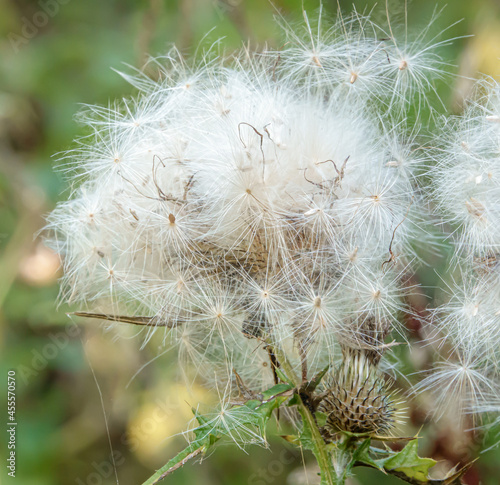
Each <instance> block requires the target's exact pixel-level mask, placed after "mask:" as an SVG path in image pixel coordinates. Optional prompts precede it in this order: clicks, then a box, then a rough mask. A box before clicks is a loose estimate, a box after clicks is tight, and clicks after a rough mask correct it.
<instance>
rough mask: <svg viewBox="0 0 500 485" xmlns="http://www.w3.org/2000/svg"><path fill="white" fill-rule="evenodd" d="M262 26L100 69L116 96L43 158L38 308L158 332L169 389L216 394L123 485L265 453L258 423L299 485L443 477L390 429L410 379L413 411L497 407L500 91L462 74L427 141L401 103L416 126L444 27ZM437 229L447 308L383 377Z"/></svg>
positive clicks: (401, 338)
mask: <svg viewBox="0 0 500 485" xmlns="http://www.w3.org/2000/svg"><path fill="white" fill-rule="evenodd" d="M280 23H281V25H282V27H283V30H284V35H285V36H286V40H285V42H284V44H283V46H282V47H281V48H280V49H277V50H273V49H264V50H261V51H258V52H251V51H250V50H249V49H248V48H245V49H243V50H242V51H241V52H239V53H236V54H232V55H230V56H228V55H223V54H221V53H220V52H219V51H220V50H221V48H220V45H219V44H217V45H215V46H212V47H211V48H210V49H208V50H207V51H206V52H205V53H204V55H203V57H202V59H201V60H197V61H189V60H186V59H185V58H184V57H183V56H182V55H181V54H180V53H179V52H178V51H176V50H175V49H173V50H172V51H171V52H170V53H169V54H168V55H167V56H165V57H163V58H158V59H153V60H152V61H151V62H150V65H149V67H152V66H154V67H155V68H156V69H157V75H156V76H155V77H153V78H151V77H148V76H147V75H145V74H144V73H142V72H137V73H136V74H134V75H131V74H122V75H123V76H124V77H125V79H127V80H128V81H130V83H131V84H132V85H133V86H135V88H136V89H137V95H136V96H135V97H134V98H132V99H130V100H124V101H122V102H120V103H117V104H116V105H113V106H109V107H107V108H106V107H96V106H90V107H87V108H86V110H84V112H83V113H82V114H81V120H82V121H83V122H84V123H85V124H86V126H87V128H88V132H87V135H86V136H84V137H83V138H81V139H80V140H78V144H77V147H76V148H74V149H73V150H70V151H69V152H67V154H66V155H65V157H64V159H63V165H62V167H63V170H64V171H65V172H66V173H67V174H68V175H69V177H70V180H71V182H72V193H71V197H70V198H69V200H67V201H64V202H61V203H60V204H59V205H58V206H57V208H56V209H55V210H54V211H53V212H52V214H51V215H50V216H49V230H50V231H51V237H50V243H51V244H52V245H53V247H55V248H56V250H57V251H58V252H59V253H60V254H61V255H62V260H63V266H64V276H63V278H62V290H61V298H62V299H63V300H65V301H68V302H70V303H73V304H75V305H79V307H80V311H78V312H76V315H79V316H88V317H93V318H100V319H104V320H107V321H109V322H118V323H127V324H132V325H134V326H136V328H137V329H138V333H139V334H141V335H142V337H143V338H144V341H145V342H147V341H148V340H149V339H151V338H152V336H153V335H154V334H158V333H160V332H161V335H162V341H163V343H164V345H165V346H172V347H175V348H176V349H177V353H178V357H179V368H180V370H181V373H182V375H183V377H184V378H185V379H186V383H187V384H189V383H192V382H193V381H194V380H197V381H202V382H204V383H206V384H207V385H208V386H211V387H214V388H217V389H219V390H222V391H219V395H220V396H221V399H220V401H221V402H220V408H219V409H217V410H215V411H214V413H213V414H211V415H202V414H200V413H199V412H198V411H196V410H194V414H195V423H196V424H195V425H194V426H193V428H192V429H191V435H190V436H191V441H190V444H189V446H188V447H187V448H186V450H185V451H184V452H181V453H180V454H179V455H178V456H177V457H175V458H173V459H172V460H171V461H169V462H168V463H167V464H166V465H165V467H163V468H162V469H160V470H158V471H157V472H156V473H155V474H154V475H153V476H152V477H151V478H150V479H149V480H148V481H146V482H145V483H146V484H151V483H157V481H159V480H161V479H162V478H164V477H165V476H166V475H167V474H169V473H171V472H172V471H174V470H175V469H177V468H179V467H180V466H182V465H184V464H185V463H186V462H187V461H188V460H189V459H191V458H195V457H196V456H198V455H200V454H203V453H205V452H206V451H207V450H208V449H210V448H211V447H212V446H214V445H215V443H216V442H217V441H218V440H219V439H221V438H223V437H226V438H230V439H232V440H233V441H235V443H236V444H237V445H238V446H240V447H243V446H246V445H247V444H250V443H253V444H261V445H267V440H266V433H265V428H266V424H267V423H268V421H269V420H270V419H271V418H273V417H274V419H279V420H280V421H282V422H285V423H288V424H289V426H290V427H291V429H293V430H294V431H293V434H290V435H288V436H286V439H287V440H288V441H289V442H290V443H292V444H294V445H296V446H299V447H302V448H303V449H309V450H311V451H312V452H313V453H314V455H315V457H316V459H317V462H318V465H319V468H320V480H321V483H322V484H342V483H344V482H345V479H346V477H347V476H349V475H350V474H351V473H352V472H353V471H352V470H353V467H354V466H358V465H365V466H370V467H373V468H376V469H379V470H381V471H382V472H384V473H391V474H393V475H395V476H397V477H399V478H401V479H403V480H405V481H407V482H409V483H414V484H417V483H461V482H460V480H461V477H462V475H463V474H464V473H465V471H466V470H467V466H466V467H464V468H462V469H460V470H458V471H452V472H450V473H449V474H448V476H447V477H445V478H443V479H432V478H429V476H428V471H429V468H430V467H431V466H432V465H433V464H434V463H435V462H434V461H433V460H431V459H428V458H419V457H418V455H417V448H418V446H417V438H416V437H415V438H412V437H408V436H405V435H402V434H401V432H402V431H401V430H402V429H403V428H402V427H401V424H402V423H404V421H405V417H406V408H407V407H408V405H409V404H408V402H409V401H410V399H411V398H412V396H415V394H421V393H424V392H427V391H437V392H436V394H435V402H436V403H437V405H438V406H437V412H436V413H435V418H436V419H437V418H439V417H440V415H441V414H443V413H444V411H445V410H446V411H448V410H449V409H451V410H453V411H456V413H457V416H458V417H459V418H460V420H463V421H464V422H466V426H467V425H468V424H470V419H468V418H469V417H470V416H473V415H474V416H476V415H481V414H488V415H493V416H494V413H498V411H499V410H500V397H499V391H498V384H499V382H498V381H499V371H500V368H499V362H500V353H499V347H498V343H497V339H498V336H499V332H500V321H499V319H500V308H499V303H498V302H499V299H500V264H499V263H498V257H499V254H500V205H499V201H500V183H499V175H500V173H499V167H500V165H499V163H500V162H499V159H498V153H500V98H499V93H500V90H499V88H498V87H497V86H490V87H487V88H485V86H486V85H485V84H484V83H483V84H481V86H483V88H484V89H483V91H485V92H484V93H483V95H484V99H480V100H479V101H477V102H473V103H471V104H470V106H469V107H468V108H467V109H466V111H465V113H464V114H463V116H460V117H457V118H451V119H449V118H443V120H442V121H438V124H439V126H440V128H439V129H438V130H435V133H437V135H436V134H435V133H434V134H431V133H429V130H428V129H427V126H429V119H428V118H425V117H424V116H423V115H421V111H422V112H423V111H424V109H423V108H424V107H426V108H429V107H430V108H431V112H432V113H433V116H432V120H436V119H438V118H439V116H437V115H436V111H437V110H439V109H440V106H439V100H438V99H437V101H436V106H434V104H433V102H432V101H431V100H432V99H435V98H436V93H435V87H434V82H435V81H436V79H439V78H442V77H443V76H444V75H445V71H446V63H445V62H444V61H443V60H442V58H441V57H440V53H439V48H440V46H441V45H443V44H446V43H448V42H449V40H440V38H434V39H432V40H431V41H428V40H426V39H427V37H429V35H428V33H427V29H425V30H424V31H423V32H421V33H420V35H419V36H417V37H415V38H414V39H412V40H410V38H409V37H408V36H407V35H403V36H402V38H401V39H399V38H398V37H397V36H395V35H394V33H393V29H392V27H391V25H390V24H388V26H387V28H382V27H380V26H377V25H375V24H374V22H373V21H372V20H371V19H370V17H369V16H363V15H360V14H359V13H355V14H354V15H353V16H351V17H339V18H338V20H337V21H335V22H333V26H331V27H329V28H325V27H324V26H323V25H322V19H321V13H320V14H319V16H318V17H317V19H316V20H315V21H314V22H312V21H309V19H308V17H307V15H305V14H304V22H303V24H302V25H300V26H298V27H297V28H291V27H290V26H288V25H286V23H285V22H284V21H280ZM150 70H151V69H150ZM478 91H481V89H479V88H478ZM421 108H422V110H421ZM427 111H429V110H428V109H427ZM429 140H430V141H429ZM429 147H430V148H429ZM434 226H435V227H439V228H441V229H442V235H441V236H437V235H436V234H437V230H436V229H435V227H434ZM443 240H453V241H454V242H455V244H454V245H453V252H454V255H453V257H452V258H451V260H450V269H449V275H442V277H443V281H445V282H446V284H447V285H448V289H449V293H450V299H449V301H448V302H447V303H445V304H443V305H442V306H440V307H438V308H436V309H434V310H432V311H431V317H430V318H429V321H428V322H427V323H428V326H429V329H430V330H429V331H428V332H427V334H426V335H427V336H428V342H427V343H428V344H429V345H431V344H432V348H434V349H435V350H436V355H437V356H438V357H436V363H435V368H434V370H432V371H431V373H430V374H425V375H424V376H423V378H421V379H420V380H419V383H417V384H416V386H415V387H414V388H413V389H412V390H413V391H414V392H412V390H410V391H408V389H406V390H403V389H401V385H400V381H401V371H400V370H399V369H398V365H397V359H395V358H394V356H393V355H392V354H393V349H394V348H395V347H396V346H406V345H407V343H408V342H407V339H406V337H407V330H406V326H405V321H406V319H407V318H408V317H409V316H410V317H412V318H418V315H416V313H415V311H414V310H413V309H412V306H411V304H410V301H411V294H412V292H414V291H416V283H415V278H414V277H413V274H414V271H415V268H416V267H417V265H422V264H425V257H424V256H423V255H422V254H423V252H422V251H420V250H418V249H419V248H421V247H422V246H424V245H425V246H426V247H427V248H431V250H432V251H439V246H440V244H441V242H442V241H443ZM448 276H449V277H448ZM451 276H453V278H454V279H453V282H452V279H451ZM403 377H405V376H403ZM406 377H407V378H408V376H406ZM413 377H414V376H410V378H409V379H407V380H408V381H412V382H413V381H414V380H415V379H413ZM408 385H409V382H406V386H408ZM278 409H280V410H281V411H282V412H281V413H279V412H278V411H277V410H278ZM285 411H286V412H285ZM494 419H495V418H494V417H493V420H494ZM488 422H489V423H490V424H491V422H492V420H491V419H490V421H488ZM481 424H482V422H481V421H479V420H475V421H474V426H481ZM376 440H378V441H384V442H396V443H399V445H400V449H401V443H402V445H406V446H405V447H404V448H403V450H402V451H399V452H398V451H393V450H392V449H391V448H390V447H389V446H387V447H386V448H385V449H382V448H380V447H378V448H377V447H373V446H372V441H376Z"/></svg>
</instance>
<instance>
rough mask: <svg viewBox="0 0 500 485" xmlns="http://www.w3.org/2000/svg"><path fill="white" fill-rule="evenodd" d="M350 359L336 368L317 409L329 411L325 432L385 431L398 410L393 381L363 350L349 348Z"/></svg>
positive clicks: (374, 432)
mask: <svg viewBox="0 0 500 485" xmlns="http://www.w3.org/2000/svg"><path fill="white" fill-rule="evenodd" d="M348 354H349V355H348V357H350V358H349V359H346V360H345V362H344V363H343V364H342V365H341V366H340V367H339V368H338V369H337V371H336V372H335V377H334V378H333V379H332V381H331V383H330V387H329V389H328V391H327V392H326V395H325V397H324V398H323V400H322V401H321V403H320V404H319V407H318V410H319V411H321V412H323V413H325V414H326V415H327V419H326V424H325V432H326V433H325V434H327V435H328V434H331V433H335V432H338V431H348V432H350V433H370V434H374V435H375V434H376V435H380V434H386V433H387V432H388V431H390V429H391V428H392V427H393V426H394V422H395V415H396V413H397V410H396V407H395V405H394V399H393V396H391V392H390V387H391V382H390V381H389V382H388V381H387V380H386V379H385V376H384V375H383V374H381V373H380V371H378V370H377V368H376V367H375V366H374V365H373V364H372V363H371V361H370V360H369V359H368V358H367V357H366V354H365V353H364V352H363V351H361V352H352V351H351V352H348Z"/></svg>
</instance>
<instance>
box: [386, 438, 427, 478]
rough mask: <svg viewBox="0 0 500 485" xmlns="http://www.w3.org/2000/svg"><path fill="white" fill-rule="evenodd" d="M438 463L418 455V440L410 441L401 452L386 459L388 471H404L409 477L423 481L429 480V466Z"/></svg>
mask: <svg viewBox="0 0 500 485" xmlns="http://www.w3.org/2000/svg"><path fill="white" fill-rule="evenodd" d="M435 464H436V461H434V460H433V459H432V458H420V457H419V456H418V440H417V439H414V440H412V441H410V442H409V443H408V444H407V445H406V446H405V447H404V448H403V449H402V450H401V451H400V452H399V453H396V454H395V455H393V456H390V457H389V458H386V459H385V460H384V468H385V469H386V470H387V471H389V472H390V471H395V472H401V473H404V474H405V475H406V476H407V477H408V478H410V479H415V480H418V481H419V482H421V483H428V482H429V476H428V475H429V468H431V467H433V466H434V465H435Z"/></svg>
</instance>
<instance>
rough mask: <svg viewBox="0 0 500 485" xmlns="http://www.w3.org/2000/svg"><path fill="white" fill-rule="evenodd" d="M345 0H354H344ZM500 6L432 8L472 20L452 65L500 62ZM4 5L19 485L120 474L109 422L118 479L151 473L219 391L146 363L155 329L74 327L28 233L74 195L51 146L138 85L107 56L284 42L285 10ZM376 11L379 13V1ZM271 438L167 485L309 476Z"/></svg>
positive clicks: (471, 70)
mask: <svg viewBox="0 0 500 485" xmlns="http://www.w3.org/2000/svg"><path fill="white" fill-rule="evenodd" d="M323 3H324V10H325V12H326V14H327V15H334V13H335V11H336V2H335V1H331V0H328V1H327V0H325V1H324V2H323ZM48 4H50V5H52V6H53V8H55V9H56V10H57V11H56V10H52V13H53V15H48V17H47V22H46V24H45V25H43V26H40V27H35V29H34V30H35V32H33V29H32V32H31V33H30V35H31V34H33V35H32V37H31V38H29V39H28V38H26V37H24V38H22V37H19V36H22V35H23V28H26V25H27V23H28V22H33V21H34V19H35V18H39V16H40V12H41V11H42V5H48ZM274 4H275V5H276V8H278V9H280V10H281V11H282V12H283V15H284V17H285V18H286V19H287V20H289V21H291V22H292V23H293V22H296V21H300V19H301V15H302V13H301V5H302V4H303V5H304V6H305V8H306V9H307V10H308V11H309V12H313V11H314V10H316V9H317V7H318V2H317V1H313V0H304V2H301V1H300V0H276V1H275V2H274ZM374 4H375V2H372V1H369V2H362V1H360V2H357V3H356V7H357V9H358V10H359V11H364V10H367V11H368V10H370V9H371V8H372V7H373V5H374ZM442 4H443V2H436V1H429V0H425V1H424V0H419V1H418V2H414V3H413V4H411V5H410V6H409V15H408V19H409V30H410V31H412V30H417V31H418V29H419V28H420V27H421V26H423V25H424V26H425V25H426V22H427V20H428V19H429V18H430V16H431V15H432V12H433V11H434V9H435V8H436V5H437V6H438V9H439V6H440V5H442ZM54 5H56V7H54ZM341 5H342V7H343V8H344V9H345V11H350V10H351V9H352V7H351V5H350V2H344V1H343V2H341ZM498 9H499V7H498V6H497V4H495V3H494V2H493V1H492V0H491V1H488V0H478V1H476V2H469V1H468V0H454V2H452V3H451V4H450V5H449V6H448V7H447V8H446V9H445V10H444V12H443V13H442V14H441V16H440V17H439V18H438V19H437V21H436V24H435V27H434V29H433V30H434V31H435V32H436V33H437V32H439V31H441V30H444V29H445V28H447V27H448V26H449V25H451V24H454V23H455V22H456V21H458V20H460V19H461V18H463V19H464V20H463V21H462V22H461V23H458V24H456V25H454V26H453V27H451V28H450V29H449V30H448V31H447V32H446V33H445V34H444V35H445V36H447V37H459V36H463V35H466V34H478V35H477V37H475V38H474V39H458V40H456V41H455V42H453V44H452V45H450V46H447V47H444V48H443V51H442V52H443V57H444V58H445V59H446V60H449V61H450V63H451V64H456V66H457V67H456V68H454V67H451V70H455V71H459V72H460V73H462V74H463V75H465V76H474V75H475V72H476V70H478V69H479V70H482V71H484V72H486V73H487V74H491V75H498V74H499V73H500V69H499V67H500V66H499V63H498V56H499V53H498V45H499V43H498V32H499V31H500V21H499V12H498ZM0 12H1V15H0V251H1V254H0V305H1V312H0V347H1V357H2V359H1V364H0V370H1V373H0V379H4V378H5V376H6V371H7V369H10V368H15V369H17V372H18V377H17V379H18V389H17V420H18V422H19V428H18V444H17V446H18V447H17V453H18V477H17V483H22V484H23V485H31V484H33V485H35V484H36V485H59V484H61V485H66V484H75V483H79V484H81V483H85V484H87V483H88V484H98V483H115V478H114V471H113V467H112V465H111V461H112V460H110V446H109V442H108V432H107V428H106V420H107V423H108V429H109V439H110V441H111V443H112V448H113V449H114V451H115V454H116V456H115V464H116V470H117V473H118V477H119V481H120V484H121V485H129V484H137V483H141V482H142V480H144V479H145V478H146V477H147V476H148V474H150V472H151V471H152V470H153V469H155V468H156V467H158V466H160V465H162V464H163V463H164V462H165V461H166V460H167V459H168V458H169V457H170V456H171V455H173V454H174V453H175V452H176V451H177V450H178V449H179V448H180V446H182V438H179V437H174V438H171V439H167V437H168V436H171V435H172V434H176V433H179V432H180V431H182V430H183V429H184V428H185V426H186V423H187V421H188V420H189V415H190V414H189V413H190V405H196V404H197V402H198V401H200V400H201V401H209V400H210V399H211V398H210V396H209V393H208V392H207V391H206V390H204V389H202V388H200V387H198V386H195V387H194V388H193V389H191V393H188V392H187V391H185V390H184V388H183V387H180V386H179V384H178V383H177V382H176V381H175V376H176V374H177V372H176V371H177V369H176V367H177V366H176V361H175V358H173V356H172V355H171V354H172V352H169V353H166V354H165V355H160V356H159V357H158V358H157V359H156V360H154V361H153V362H151V364H150V365H148V366H146V367H144V368H143V369H142V367H143V366H144V365H145V364H146V363H148V362H150V361H151V360H152V359H154V358H155V357H157V356H158V355H159V354H161V352H162V351H163V350H162V348H161V347H160V345H159V344H160V343H161V339H159V340H158V341H157V342H156V343H153V344H150V345H149V346H148V347H146V348H145V349H144V350H140V348H139V347H140V339H134V338H132V332H131V331H130V330H128V329H125V330H124V331H123V332H124V336H125V337H126V338H121V339H116V338H114V336H115V333H114V332H103V331H102V329H101V327H100V326H98V325H96V324H93V323H91V322H85V323H84V322H80V321H79V322H77V323H78V327H77V326H75V325H74V324H72V321H71V320H70V319H69V318H68V317H67V316H66V314H65V312H66V311H67V310H68V309H67V308H66V307H64V306H62V307H59V308H58V307H57V306H56V304H55V301H56V298H57V294H58V289H57V284H56V279H57V276H58V273H57V266H58V260H57V258H55V256H54V255H53V254H51V253H50V252H49V251H47V250H46V249H44V248H43V247H42V246H41V245H40V241H39V238H37V237H36V238H34V234H36V232H37V231H38V230H39V229H40V228H41V227H42V226H43V224H44V223H43V215H44V214H45V213H47V212H48V211H49V210H50V209H51V208H52V207H53V205H54V203H55V202H56V201H57V200H58V199H61V198H64V197H67V195H68V187H67V185H66V183H65V182H64V180H63V178H62V177H61V175H60V174H59V173H57V172H55V171H54V170H53V167H54V164H55V160H56V159H54V158H52V155H53V154H54V153H56V152H58V151H62V150H65V149H67V148H69V147H71V146H72V145H71V144H72V140H73V138H74V137H75V136H77V135H78V134H79V132H80V128H79V127H78V125H77V124H75V123H74V122H73V117H74V115H75V113H77V112H78V110H79V109H80V105H79V103H91V104H93V103H103V104H106V103H108V101H109V100H114V99H116V98H120V97H121V96H127V95H129V94H131V93H132V91H133V90H132V88H131V87H130V86H129V85H127V84H126V83H125V81H124V80H123V79H122V78H121V77H120V76H119V75H117V74H116V73H115V72H114V71H112V70H111V68H115V69H126V67H125V66H124V65H123V63H127V64H130V65H131V66H136V67H140V66H141V65H142V64H143V62H144V60H145V59H146V54H147V53H150V54H153V55H158V54H162V53H165V52H166V51H167V49H168V47H169V46H170V45H171V43H172V42H176V43H177V44H178V45H179V46H180V48H181V49H182V50H183V51H185V52H187V53H189V52H194V50H195V48H196V47H197V46H198V45H199V44H200V42H201V41H202V40H203V39H205V40H204V42H205V43H207V44H209V43H210V42H211V41H215V40H216V39H218V38H221V37H223V38H224V39H223V41H222V44H223V45H224V47H225V49H226V50H227V51H231V50H232V49H235V48H237V47H239V46H240V45H241V43H242V41H243V40H246V39H247V38H250V41H251V44H252V45H253V46H257V45H263V44H264V43H265V42H267V43H269V44H271V45H274V46H276V47H279V46H280V45H281V44H282V42H283V40H282V39H279V38H278V37H277V28H276V24H275V23H274V21H273V15H274V13H275V10H274V8H273V6H272V5H271V4H270V3H269V2H268V1H267V0H252V1H250V0H247V1H243V0H178V1H171V0H164V1H161V0H150V1H145V0H143V1H132V0H124V1H123V0H122V1H118V0H114V1H106V2H103V1H98V0H86V1H85V2H79V1H77V0H66V1H65V2H64V4H63V2H62V1H61V2H58V1H57V0H53V1H52V2H50V1H49V0H47V1H46V2H43V0H42V1H40V2H37V1H28V0H12V1H7V0H0ZM389 12H390V15H391V19H393V21H394V22H401V21H402V20H403V19H404V8H403V7H402V6H401V2H397V1H392V2H390V5H389ZM37 15H38V17H37ZM375 15H376V16H378V17H380V18H383V17H384V16H385V9H384V8H383V6H379V7H377V8H376V10H375ZM42 23H43V22H42ZM212 29H213V30H212ZM207 32H208V35H206V34H207ZM16 36H17V37H16ZM468 87H469V83H468V81H466V80H462V81H459V82H457V81H452V82H447V83H441V84H440V85H439V86H438V88H439V90H440V95H441V96H442V97H443V100H444V101H445V104H446V106H447V107H448V109H449V110H450V111H452V110H454V109H457V106H458V105H459V100H460V97H461V96H462V95H463V93H464V92H466V91H467V89H468ZM56 158H57V157H56ZM421 278H422V280H423V281H424V282H426V283H428V284H431V285H432V284H435V283H436V281H437V280H436V277H435V275H434V273H432V271H430V270H429V271H428V272H427V273H423V274H422V275H421ZM141 369H142V370H141ZM139 370H141V371H140V372H139V373H138V371H139ZM137 373H138V374H137ZM136 374H137V376H136ZM134 376H136V377H134ZM0 386H1V387H2V389H4V388H5V384H3V383H1V384H0ZM0 395H1V398H2V402H1V406H0V409H3V410H4V409H5V401H4V400H3V399H4V394H3V393H2V394H0ZM101 399H102V403H101ZM103 408H104V409H103ZM105 417H106V419H105ZM0 421H1V419H0ZM3 445H4V438H2V446H0V449H3ZM271 445H272V451H273V452H272V453H270V452H269V451H266V450H262V449H252V450H249V452H250V453H249V454H245V453H243V452H242V451H238V450H235V449H233V448H232V447H228V446H221V447H220V448H219V449H218V451H217V452H216V453H215V454H214V456H212V457H210V459H209V460H207V461H206V462H204V463H203V465H202V466H198V465H194V466H191V465H189V466H187V467H185V468H184V469H182V470H180V471H179V472H178V473H177V474H176V475H174V476H172V477H171V478H170V483H178V484H181V483H203V484H224V483H227V484H232V485H237V484H250V483H255V484H257V483H275V484H279V483H292V482H293V483H300V480H299V479H297V480H299V481H297V480H296V479H294V478H293V477H294V476H295V477H297V476H299V477H300V476H302V475H303V473H302V472H301V470H302V464H301V457H300V454H297V453H296V452H295V454H294V455H290V454H289V453H290V452H289V451H286V448H284V444H282V443H279V442H277V441H273V442H272V443H271ZM2 456H3V455H2ZM290 457H291V458H290ZM309 458H310V457H309ZM306 461H309V459H308V457H306ZM499 461H500V454H499V453H498V452H497V451H492V452H489V453H488V454H487V455H485V457H484V459H482V460H481V462H480V464H479V465H478V471H477V474H478V476H479V475H481V477H482V480H483V483H485V484H494V483H498V479H497V477H498V472H499V471H498V468H496V469H495V466H497V465H496V463H498V462H499ZM294 470H295V471H294ZM292 472H293V473H292ZM1 473H2V476H4V475H3V474H4V473H5V468H4V467H3V468H2V472H1ZM291 473H292V474H291ZM290 474H291V475H290ZM312 475H313V476H314V473H313V472H312ZM287 477H289V481H288V482H287ZM259 480H260V482H259ZM375 480H376V483H380V484H383V483H387V484H389V483H393V482H392V481H391V480H390V479H389V478H388V479H385V478H384V477H382V476H381V475H377V476H376V478H373V475H372V474H371V472H370V471H361V472H360V473H359V475H358V479H357V483H375ZM470 480H471V481H470V483H477V480H476V481H473V480H475V478H474V477H472V478H470ZM12 482H13V483H15V481H14V480H12ZM6 483H9V482H8V481H7V482H6ZM309 483H313V482H312V481H311V482H309ZM352 483H355V482H354V481H353V482H352Z"/></svg>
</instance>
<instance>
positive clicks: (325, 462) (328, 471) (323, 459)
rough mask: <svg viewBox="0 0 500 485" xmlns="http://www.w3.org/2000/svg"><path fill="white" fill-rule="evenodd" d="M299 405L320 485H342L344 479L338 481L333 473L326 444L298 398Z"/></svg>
mask: <svg viewBox="0 0 500 485" xmlns="http://www.w3.org/2000/svg"><path fill="white" fill-rule="evenodd" d="M299 403H300V404H299V406H298V407H299V412H300V415H301V416H302V422H303V425H304V427H305V428H306V429H308V431H309V432H310V433H311V442H312V451H313V453H314V456H315V457H316V461H317V462H318V465H319V470H320V476H321V485H343V483H344V479H343V478H341V479H339V477H337V474H336V473H335V469H334V467H333V462H332V457H331V455H330V453H329V452H328V450H327V449H326V443H325V440H324V439H323V437H322V436H321V434H320V432H319V429H318V424H317V423H316V420H315V419H314V416H313V415H312V413H311V411H310V410H309V408H308V407H307V406H306V405H305V404H304V403H303V402H302V399H301V398H300V396H299Z"/></svg>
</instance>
